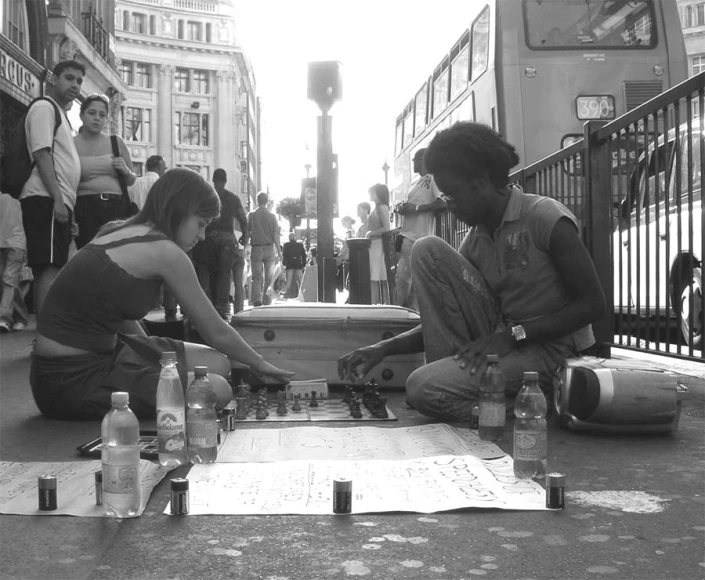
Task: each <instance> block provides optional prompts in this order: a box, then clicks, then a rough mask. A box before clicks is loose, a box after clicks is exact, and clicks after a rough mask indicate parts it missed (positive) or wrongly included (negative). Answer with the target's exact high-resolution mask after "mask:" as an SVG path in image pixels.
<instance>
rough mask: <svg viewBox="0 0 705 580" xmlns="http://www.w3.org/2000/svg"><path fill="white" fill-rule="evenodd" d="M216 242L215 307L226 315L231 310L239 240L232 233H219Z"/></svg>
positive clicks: (213, 289)
mask: <svg viewBox="0 0 705 580" xmlns="http://www.w3.org/2000/svg"><path fill="white" fill-rule="evenodd" d="M214 242H215V266H214V268H213V273H212V274H213V283H212V286H211V290H212V292H213V305H214V306H215V309H216V310H217V311H218V312H219V313H220V314H224V313H227V312H228V311H229V310H230V302H229V300H230V282H231V276H232V273H233V264H234V263H235V252H236V250H237V240H236V239H235V234H234V233H232V232H218V233H217V234H216V236H215V239H214Z"/></svg>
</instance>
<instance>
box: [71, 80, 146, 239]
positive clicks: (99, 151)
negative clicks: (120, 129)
mask: <svg viewBox="0 0 705 580" xmlns="http://www.w3.org/2000/svg"><path fill="white" fill-rule="evenodd" d="M107 120H108V98H107V97H106V96H105V95H99V94H90V95H88V96H87V97H86V100H85V101H83V103H82V104H81V121H83V126H82V127H81V131H80V132H79V134H78V135H76V137H75V138H74V143H75V145H76V150H77V151H78V155H79V157H80V158H81V181H80V183H79V184H78V191H77V192H76V222H77V223H78V237H77V238H76V247H77V248H78V249H80V248H82V247H83V246H85V245H86V244H87V243H88V242H90V241H91V240H92V239H93V238H94V237H95V235H96V233H98V230H99V229H100V228H101V227H102V226H103V225H105V224H106V223H108V222H111V221H114V220H119V219H126V218H128V217H130V215H133V212H132V211H131V209H130V206H131V201H130V197H129V195H128V193H127V186H128V185H132V184H133V183H134V182H135V180H136V179H137V176H136V175H135V174H134V173H133V172H132V161H131V160H130V152H129V151H128V150H127V146H126V145H125V142H124V141H123V140H122V139H121V138H120V137H118V136H117V135H110V136H108V135H106V134H105V133H103V129H104V128H105V124H106V122H107Z"/></svg>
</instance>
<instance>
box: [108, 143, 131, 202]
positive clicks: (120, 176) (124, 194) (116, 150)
mask: <svg viewBox="0 0 705 580" xmlns="http://www.w3.org/2000/svg"><path fill="white" fill-rule="evenodd" d="M110 144H111V145H112V147H113V157H116V158H117V157H121V155H120V148H119V147H118V141H117V135H110ZM117 180H118V183H119V184H120V189H121V190H122V200H123V201H124V202H125V204H126V205H130V201H131V200H130V194H129V193H127V184H126V183H125V176H124V175H123V174H122V173H120V172H119V171H118V172H117Z"/></svg>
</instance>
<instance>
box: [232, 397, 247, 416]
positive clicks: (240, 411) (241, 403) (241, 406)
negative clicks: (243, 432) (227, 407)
mask: <svg viewBox="0 0 705 580" xmlns="http://www.w3.org/2000/svg"><path fill="white" fill-rule="evenodd" d="M235 402H236V403H237V409H236V410H235V419H237V420H238V421H242V420H244V419H247V399H245V398H244V397H238V398H237V399H235Z"/></svg>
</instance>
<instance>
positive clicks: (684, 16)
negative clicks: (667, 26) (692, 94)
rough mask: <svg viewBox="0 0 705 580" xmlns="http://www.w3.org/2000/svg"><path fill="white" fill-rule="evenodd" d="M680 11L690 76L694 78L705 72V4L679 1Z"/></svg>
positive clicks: (700, 0) (693, 1) (695, 1)
mask: <svg viewBox="0 0 705 580" xmlns="http://www.w3.org/2000/svg"><path fill="white" fill-rule="evenodd" d="M678 10H679V12H680V16H681V24H682V25H683V38H684V40H685V51H686V54H687V55H688V75H689V76H693V75H695V74H698V73H700V72H703V71H705V2H704V1H703V0H678Z"/></svg>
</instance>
